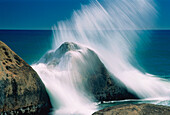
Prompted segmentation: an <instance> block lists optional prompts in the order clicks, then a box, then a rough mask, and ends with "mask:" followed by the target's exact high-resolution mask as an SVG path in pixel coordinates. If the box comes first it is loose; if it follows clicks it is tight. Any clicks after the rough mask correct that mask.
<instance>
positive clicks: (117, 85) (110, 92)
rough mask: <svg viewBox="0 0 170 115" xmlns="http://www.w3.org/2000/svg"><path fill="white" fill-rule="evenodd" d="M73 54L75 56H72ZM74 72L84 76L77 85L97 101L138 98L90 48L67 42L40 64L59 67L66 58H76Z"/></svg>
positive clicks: (44, 58) (45, 57) (47, 55)
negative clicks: (62, 59) (63, 58)
mask: <svg viewBox="0 0 170 115" xmlns="http://www.w3.org/2000/svg"><path fill="white" fill-rule="evenodd" d="M72 53H73V55H72ZM75 54H76V57H75V58H76V59H75V60H74V65H73V66H74V67H75V68H72V69H73V70H76V71H77V72H78V73H80V75H82V81H83V82H82V83H81V84H77V85H79V86H77V87H82V85H83V86H84V90H85V91H82V92H88V96H90V97H92V98H93V97H94V99H96V101H111V100H122V99H136V98H138V97H137V96H136V95H134V94H133V93H131V92H129V91H128V90H127V88H126V87H125V85H124V84H123V83H122V82H120V81H119V80H118V79H116V77H114V75H112V74H110V72H109V71H108V70H107V69H106V67H105V65H104V64H103V63H102V62H101V60H100V59H99V57H98V56H97V54H96V53H95V52H94V51H92V50H91V49H89V48H86V47H83V46H81V45H78V44H75V43H72V42H65V43H63V44H62V45H61V46H60V47H59V48H58V49H57V50H56V51H53V52H49V53H47V54H46V55H45V56H44V57H43V58H42V59H41V60H40V62H42V63H46V64H49V65H57V64H58V63H60V60H61V58H62V57H64V56H68V55H69V56H68V57H69V58H74V56H75Z"/></svg>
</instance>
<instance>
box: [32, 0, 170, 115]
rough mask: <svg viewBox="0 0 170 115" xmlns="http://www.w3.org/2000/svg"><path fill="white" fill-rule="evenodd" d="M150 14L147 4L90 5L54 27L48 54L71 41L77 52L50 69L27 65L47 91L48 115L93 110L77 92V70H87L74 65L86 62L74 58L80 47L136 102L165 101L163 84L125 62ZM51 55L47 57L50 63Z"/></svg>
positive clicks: (167, 89)
mask: <svg viewBox="0 0 170 115" xmlns="http://www.w3.org/2000/svg"><path fill="white" fill-rule="evenodd" d="M156 13H157V12H156V10H155V8H154V2H153V1H152V0H107V1H103V2H102V3H100V2H98V1H92V2H91V3H90V4H89V5H88V6H82V9H81V10H80V11H75V12H74V13H73V16H72V18H71V19H70V20H68V21H63V22H59V23H58V25H57V26H54V28H53V29H54V31H53V32H54V42H53V47H54V48H53V50H52V51H50V52H55V50H56V49H57V48H59V46H60V45H61V44H62V43H64V42H74V43H77V44H81V45H80V46H81V47H82V48H81V50H80V51H77V50H76V51H71V52H68V53H66V54H65V55H64V56H62V57H61V59H59V60H58V61H56V60H55V62H53V61H54V60H51V62H50V64H49V63H48V64H47V63H44V62H43V61H42V62H41V61H40V62H41V63H38V64H35V65H33V68H34V69H35V70H36V71H37V72H38V74H39V75H40V77H41V78H42V80H43V82H44V83H45V85H46V87H47V89H48V91H49V94H50V98H51V100H52V105H53V107H54V109H55V112H54V113H55V114H91V113H92V112H94V111H95V109H96V108H95V106H94V104H93V102H92V100H91V99H89V98H87V96H86V95H88V94H87V92H83V87H82V86H81V83H83V80H82V79H83V78H82V75H81V74H80V73H79V72H78V71H77V69H78V68H82V69H83V68H85V69H87V67H81V64H80V65H79V66H77V65H78V63H77V61H76V60H80V62H81V63H92V62H91V61H87V60H84V58H83V57H82V55H80V53H78V52H81V53H83V54H85V53H86V51H85V50H83V49H85V47H88V48H90V49H92V50H94V51H95V52H97V54H98V56H99V57H100V59H101V60H102V62H103V63H104V64H105V65H106V67H107V69H108V70H109V71H110V72H111V73H112V74H114V75H115V76H116V77H117V78H118V79H120V80H121V81H122V82H123V83H124V84H125V85H126V86H127V87H128V88H129V90H131V91H132V92H134V93H136V94H137V95H138V96H139V97H141V98H163V97H166V99H167V98H169V95H170V84H169V83H168V82H166V81H165V80H164V79H161V78H157V77H154V76H150V75H148V74H144V73H142V72H140V71H139V70H137V69H136V68H135V67H133V66H132V65H131V63H130V62H129V61H135V60H134V58H133V53H134V48H135V47H136V43H137V42H138V41H139V40H140V39H139V38H140V36H139V35H138V33H137V32H136V31H134V30H136V29H137V30H138V29H140V30H143V29H147V28H148V27H149V26H148V25H151V24H152V22H153V20H154V17H155V16H156ZM125 30H126V31H125ZM127 30H130V31H127ZM143 39H147V37H146V38H143ZM143 41H145V40H143ZM82 44H83V45H82ZM84 46H85V47H84ZM48 54H51V53H48ZM54 56H55V55H49V56H48V57H49V58H50V59H51V57H52V59H53V57H54ZM41 60H43V59H41Z"/></svg>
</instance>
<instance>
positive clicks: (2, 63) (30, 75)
mask: <svg viewBox="0 0 170 115" xmlns="http://www.w3.org/2000/svg"><path fill="white" fill-rule="evenodd" d="M50 107H51V104H50V100H49V97H48V94H47V92H46V89H45V86H44V84H43V83H42V81H41V79H40V78H39V76H38V74H37V73H36V72H35V71H34V70H33V69H32V68H31V66H29V65H28V64H27V63H26V62H25V61H24V60H22V59H21V58H20V57H19V56H18V55H17V54H15V53H14V52H13V51H12V50H11V49H10V48H9V47H8V46H7V45H5V44H4V43H3V42H1V41H0V112H1V113H3V114H5V113H7V114H26V113H28V114H30V113H32V114H33V113H37V114H38V113H44V114H45V113H46V114H47V113H48V111H49V109H50Z"/></svg>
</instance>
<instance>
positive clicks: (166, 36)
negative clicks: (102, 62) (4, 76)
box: [0, 30, 170, 77]
mask: <svg viewBox="0 0 170 115" xmlns="http://www.w3.org/2000/svg"><path fill="white" fill-rule="evenodd" d="M139 33H140V36H141V38H140V39H141V40H142V41H144V39H145V34H148V33H149V41H145V42H144V44H137V47H136V50H135V53H134V57H135V58H136V60H137V62H138V64H139V66H140V68H141V70H142V71H144V72H147V73H150V74H154V75H161V76H162V77H168V75H170V30H148V31H146V30H145V31H140V32H139ZM147 36H148V35H147ZM52 39H53V36H52V31H51V30H1V31H0V40H1V41H3V42H4V43H6V44H7V45H8V46H9V47H10V48H11V49H12V50H13V51H15V52H16V53H17V54H18V55H19V56H20V57H21V58H23V59H24V60H25V61H26V62H27V63H28V64H33V63H35V62H36V61H38V60H39V59H40V58H41V57H42V56H43V55H44V54H45V53H46V52H47V51H48V50H50V49H51V48H52V43H51V42H52ZM133 52H134V51H133Z"/></svg>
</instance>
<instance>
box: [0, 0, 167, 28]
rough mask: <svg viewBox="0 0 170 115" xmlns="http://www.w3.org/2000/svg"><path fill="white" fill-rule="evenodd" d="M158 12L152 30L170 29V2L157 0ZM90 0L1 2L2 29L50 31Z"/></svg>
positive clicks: (3, 0) (0, 19) (6, 0)
mask: <svg viewBox="0 0 170 115" xmlns="http://www.w3.org/2000/svg"><path fill="white" fill-rule="evenodd" d="M155 2H156V4H157V10H158V18H157V20H156V24H155V26H154V27H151V29H170V13H169V12H170V7H169V6H170V0H155ZM81 4H83V5H84V4H86V5H88V4H89V0H0V29H25V30H48V29H51V27H52V26H53V25H54V24H57V22H58V21H61V20H66V19H69V18H70V17H71V15H72V13H73V11H74V10H78V9H80V8H81Z"/></svg>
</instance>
